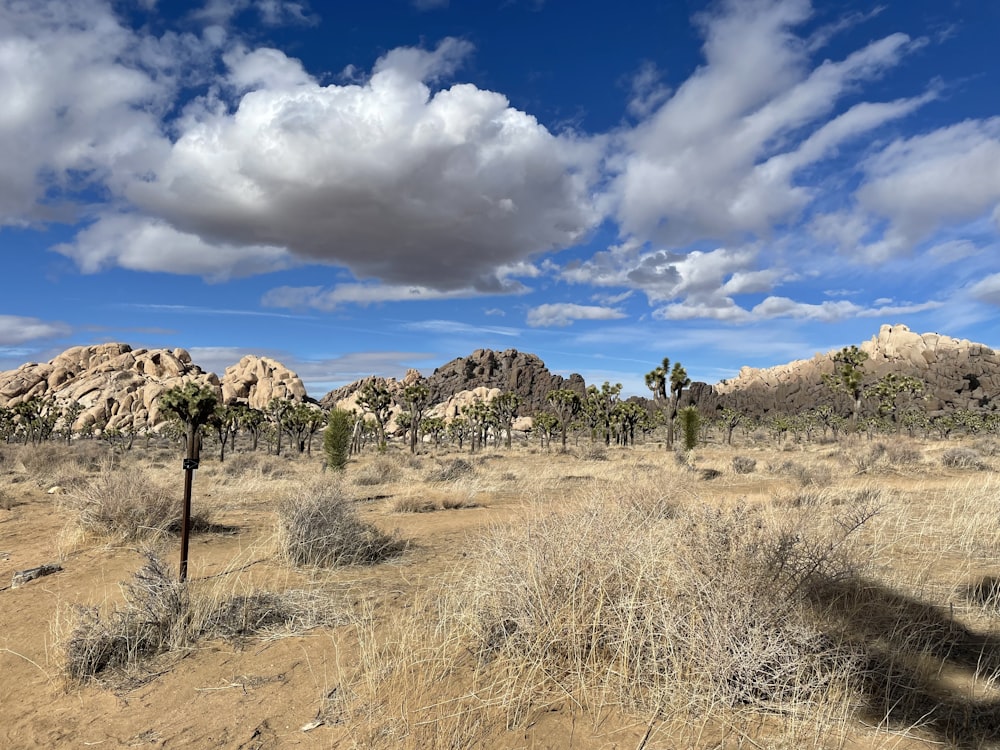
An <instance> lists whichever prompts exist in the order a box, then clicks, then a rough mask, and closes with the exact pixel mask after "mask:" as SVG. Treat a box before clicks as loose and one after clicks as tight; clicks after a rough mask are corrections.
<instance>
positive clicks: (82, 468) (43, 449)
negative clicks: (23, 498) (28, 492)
mask: <svg viewBox="0 0 1000 750" xmlns="http://www.w3.org/2000/svg"><path fill="white" fill-rule="evenodd" d="M88 442H89V441H88ZM90 447H91V448H92V447H93V446H90ZM98 459H99V451H94V450H86V449H84V448H77V446H76V445H72V446H68V445H65V444H64V443H55V442H48V443H41V444H39V445H25V446H23V447H22V448H21V449H20V450H18V451H17V454H16V459H15V462H14V464H15V466H16V467H17V468H18V469H21V470H23V471H24V472H25V473H26V474H27V475H28V476H29V477H30V478H31V479H32V481H34V483H35V484H36V485H38V486H39V487H44V488H47V487H52V486H53V485H60V486H62V487H66V488H69V487H73V486H75V485H77V484H79V483H80V482H81V481H82V480H83V478H84V477H85V476H86V474H87V473H88V472H92V471H96V470H97V469H98Z"/></svg>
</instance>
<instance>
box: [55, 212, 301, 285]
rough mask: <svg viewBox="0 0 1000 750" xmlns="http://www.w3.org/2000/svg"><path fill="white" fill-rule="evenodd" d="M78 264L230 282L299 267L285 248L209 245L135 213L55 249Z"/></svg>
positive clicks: (112, 217)
mask: <svg viewBox="0 0 1000 750" xmlns="http://www.w3.org/2000/svg"><path fill="white" fill-rule="evenodd" d="M53 249H54V250H55V251H56V252H59V253H62V254H63V255H66V256H68V257H70V258H73V260H75V261H76V263H77V265H79V267H80V269H81V270H82V271H83V272H84V273H97V272H98V271H103V270H105V269H107V268H109V267H111V266H115V265H117V266H120V267H122V268H128V269H130V270H133V271H161V272H165V273H186V274H197V275H199V276H204V277H206V278H208V279H210V280H215V281H218V280H224V279H228V278H231V277H234V276H248V275H251V274H256V273H265V272H267V271H275V270H278V269H282V268H287V267H289V266H291V265H293V264H294V259H293V258H292V256H291V255H290V254H289V253H288V252H286V251H285V250H284V249H283V248H280V247H274V246H270V247H269V246H264V245H233V244H229V243H225V242H221V243H217V242H211V241H206V240H204V239H202V238H201V237H199V236H198V235H197V234H192V233H189V232H181V231H178V230H177V229H175V228H174V227H172V226H171V225H170V224H168V223H166V222H164V221H160V220H157V219H148V218H146V217H143V216H138V215H135V214H108V215H106V216H104V217H102V218H101V219H99V220H98V221H97V222H96V223H94V224H93V225H91V226H90V227H88V228H87V229H84V230H83V231H82V232H80V233H79V234H78V235H77V236H76V239H75V240H74V242H73V243H67V244H61V245H57V246H56V247H54V248H53Z"/></svg>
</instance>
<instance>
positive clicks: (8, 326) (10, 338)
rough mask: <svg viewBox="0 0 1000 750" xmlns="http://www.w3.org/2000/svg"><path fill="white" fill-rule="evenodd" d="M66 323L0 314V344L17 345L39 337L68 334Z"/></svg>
mask: <svg viewBox="0 0 1000 750" xmlns="http://www.w3.org/2000/svg"><path fill="white" fill-rule="evenodd" d="M69 333H70V327H69V326H68V325H66V324H65V323H59V322H52V321H45V320H39V319H38V318H27V317H23V316H20V315H0V346H16V345H18V344H25V343H27V342H29V341H35V340H37V339H51V338H56V337H58V336H68V335H69Z"/></svg>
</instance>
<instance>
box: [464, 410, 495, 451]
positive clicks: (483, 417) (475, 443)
mask: <svg viewBox="0 0 1000 750" xmlns="http://www.w3.org/2000/svg"><path fill="white" fill-rule="evenodd" d="M490 411H491V410H490V407H489V404H486V403H484V402H483V401H481V400H479V399H478V398H477V399H476V400H475V401H473V402H472V403H471V404H468V405H466V406H463V407H462V416H463V417H465V419H466V420H467V422H468V425H469V433H470V434H469V437H470V440H469V443H470V448H471V452H472V453H475V452H476V451H477V450H478V449H479V448H481V447H482V446H483V445H485V443H486V430H487V429H489V420H490Z"/></svg>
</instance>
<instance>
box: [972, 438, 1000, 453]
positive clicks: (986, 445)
mask: <svg viewBox="0 0 1000 750" xmlns="http://www.w3.org/2000/svg"><path fill="white" fill-rule="evenodd" d="M974 447H975V450H977V451H979V453H980V454H981V455H983V456H990V457H993V456H997V455H1000V441H998V440H996V439H995V438H982V439H981V440H977V441H976V443H975V446H974Z"/></svg>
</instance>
